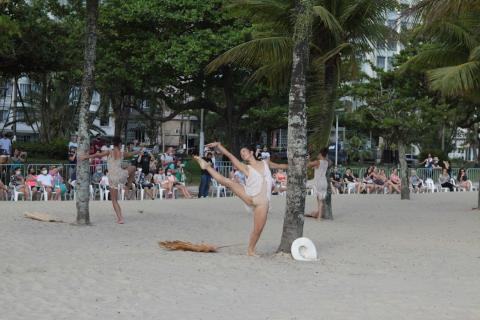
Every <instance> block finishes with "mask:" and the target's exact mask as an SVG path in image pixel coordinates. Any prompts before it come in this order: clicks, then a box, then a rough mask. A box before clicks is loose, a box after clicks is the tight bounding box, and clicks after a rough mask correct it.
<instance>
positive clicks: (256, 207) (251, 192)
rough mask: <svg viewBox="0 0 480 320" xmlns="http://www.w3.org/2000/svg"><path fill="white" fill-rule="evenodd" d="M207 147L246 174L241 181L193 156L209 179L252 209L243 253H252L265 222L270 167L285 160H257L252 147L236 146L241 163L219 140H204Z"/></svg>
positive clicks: (280, 165)
mask: <svg viewBox="0 0 480 320" xmlns="http://www.w3.org/2000/svg"><path fill="white" fill-rule="evenodd" d="M207 147H209V148H216V149H217V150H218V151H220V152H221V153H222V154H224V155H225V156H226V157H228V158H229V159H230V161H232V164H233V166H235V167H236V168H237V169H238V170H240V171H241V172H242V173H243V174H245V176H246V181H245V182H246V184H245V185H242V184H240V183H238V182H236V181H234V180H231V179H228V178H226V177H224V176H222V175H221V174H220V173H218V172H217V171H216V170H215V169H213V168H212V167H211V165H210V164H208V163H207V162H206V161H205V160H204V159H202V158H200V157H198V156H195V157H194V158H195V160H197V162H198V163H199V164H200V167H201V168H202V169H203V170H207V171H208V173H210V175H211V176H212V178H213V179H215V180H217V182H218V183H219V184H222V185H224V186H226V187H228V188H230V190H232V192H233V193H234V194H235V195H237V196H238V197H239V198H240V199H241V200H242V201H243V202H244V203H245V204H246V205H247V206H248V207H249V208H251V209H252V211H253V230H252V232H251V234H250V240H249V243H248V250H247V254H248V255H249V256H254V255H255V246H256V244H257V242H258V239H259V238H260V235H261V234H262V231H263V228H264V227H265V223H266V222H267V214H268V211H269V209H270V196H271V190H272V183H273V181H272V180H273V179H272V174H271V172H270V168H273V169H287V168H288V165H286V164H277V163H274V162H271V161H270V159H266V160H258V158H257V157H256V156H255V148H254V147H251V146H248V147H243V148H242V149H241V150H240V156H241V158H242V160H244V161H246V162H247V163H248V164H244V163H243V162H241V161H240V160H238V159H237V158H236V157H235V156H234V155H233V154H231V153H230V151H228V150H227V149H226V148H225V147H224V146H222V145H221V143H220V142H213V143H210V144H207Z"/></svg>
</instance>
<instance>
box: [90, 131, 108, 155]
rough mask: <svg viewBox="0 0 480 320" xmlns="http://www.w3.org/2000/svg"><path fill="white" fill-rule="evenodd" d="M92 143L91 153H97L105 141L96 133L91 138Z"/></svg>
mask: <svg viewBox="0 0 480 320" xmlns="http://www.w3.org/2000/svg"><path fill="white" fill-rule="evenodd" d="M92 145H93V153H97V152H101V151H102V147H103V146H104V145H105V142H103V140H102V138H101V137H100V135H99V134H97V135H96V136H95V139H93V141H92Z"/></svg>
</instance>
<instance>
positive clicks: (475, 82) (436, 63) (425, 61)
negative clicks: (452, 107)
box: [406, 0, 480, 98]
mask: <svg viewBox="0 0 480 320" xmlns="http://www.w3.org/2000/svg"><path fill="white" fill-rule="evenodd" d="M411 10H412V12H414V13H415V14H417V16H418V17H419V18H420V19H422V22H423V23H422V24H421V25H419V27H418V28H417V32H416V33H417V36H418V37H420V38H421V39H424V40H426V41H427V43H426V44H425V45H424V46H423V47H422V50H420V52H419V54H418V55H417V56H416V57H414V58H413V59H411V61H409V62H408V63H407V65H406V66H410V65H416V66H420V67H421V68H424V69H427V70H428V71H427V75H428V78H429V80H430V82H431V87H432V89H434V90H438V91H440V92H442V93H443V94H445V95H450V96H464V97H470V98H473V97H475V96H477V97H475V98H478V93H477V91H478V89H479V88H480V34H479V32H478V30H479V28H480V16H479V15H480V2H478V1H460V0H456V1H453V0H448V1H447V0H442V1H437V2H432V1H430V0H429V1H426V0H425V1H420V3H418V4H417V6H415V7H413V8H412V9H411Z"/></svg>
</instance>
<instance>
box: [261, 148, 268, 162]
mask: <svg viewBox="0 0 480 320" xmlns="http://www.w3.org/2000/svg"><path fill="white" fill-rule="evenodd" d="M260 157H261V158H262V160H268V159H270V152H268V149H267V146H264V147H263V151H262V152H261V153H260Z"/></svg>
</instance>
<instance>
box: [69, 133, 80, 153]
mask: <svg viewBox="0 0 480 320" xmlns="http://www.w3.org/2000/svg"><path fill="white" fill-rule="evenodd" d="M72 148H75V149H78V142H77V135H75V134H72V136H71V137H70V141H69V142H68V149H69V150H70V149H72Z"/></svg>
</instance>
